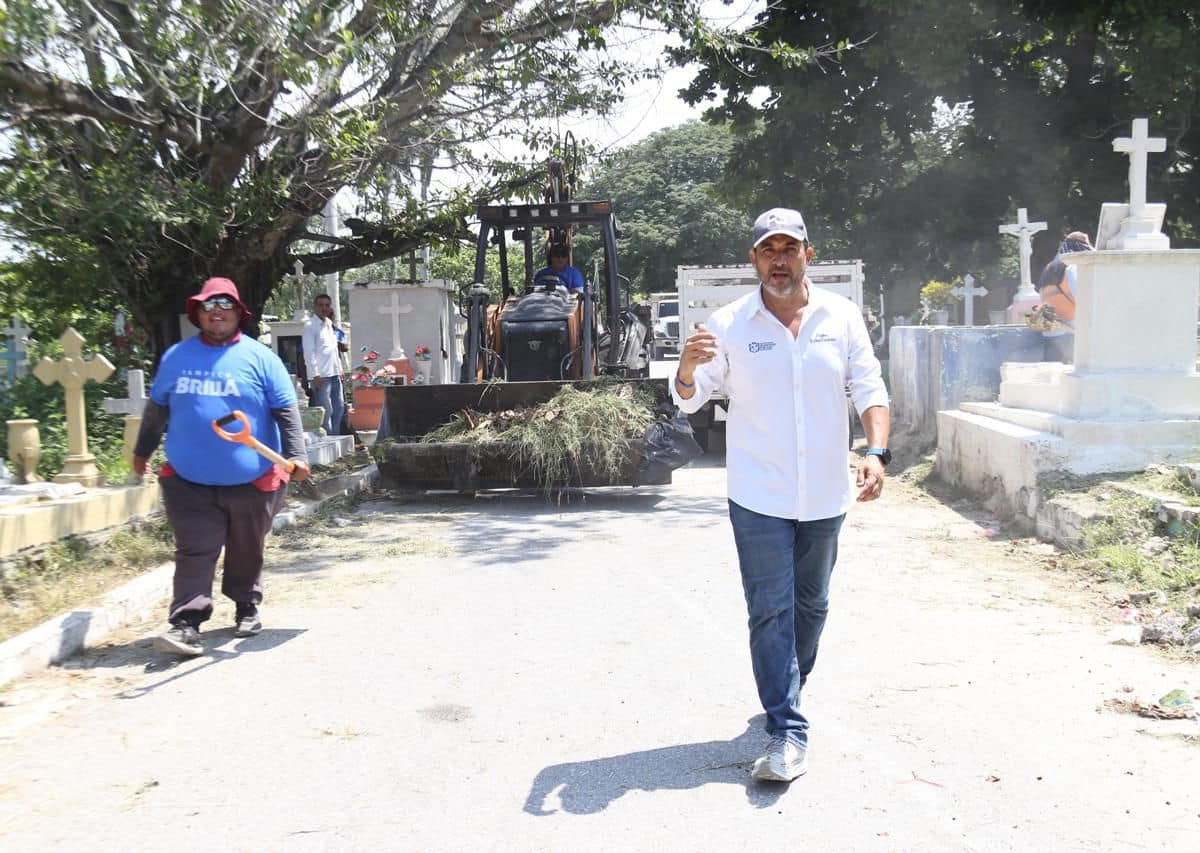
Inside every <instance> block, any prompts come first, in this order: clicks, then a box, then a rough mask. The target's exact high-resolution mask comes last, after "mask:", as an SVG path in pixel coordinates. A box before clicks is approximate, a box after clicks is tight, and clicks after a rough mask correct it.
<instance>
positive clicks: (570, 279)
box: [533, 243, 584, 293]
mask: <svg viewBox="0 0 1200 853" xmlns="http://www.w3.org/2000/svg"><path fill="white" fill-rule="evenodd" d="M549 261H550V265H549V266H547V267H543V268H542V269H540V270H538V271H537V273H536V274H535V275H534V277H533V284H534V286H535V287H545V286H546V284H547V282H551V281H555V280H557V282H558V283H559V284H561V285H562V286H563V287H565V288H566V289H567V290H568V291H570V292H571V293H582V292H583V288H584V281H583V273H581V272H580V271H579V270H577V269H575V267H573V266H571V249H570V247H569V246H566V245H564V244H563V243H555V244H554V245H553V246H551V247H550V258H549Z"/></svg>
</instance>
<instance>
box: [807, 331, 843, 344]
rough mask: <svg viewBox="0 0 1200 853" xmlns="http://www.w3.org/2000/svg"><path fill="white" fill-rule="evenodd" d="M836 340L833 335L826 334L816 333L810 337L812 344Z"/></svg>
mask: <svg viewBox="0 0 1200 853" xmlns="http://www.w3.org/2000/svg"><path fill="white" fill-rule="evenodd" d="M836 340H837V337H836V336H835V335H831V334H829V333H828V332H817V333H816V334H815V335H813V336H812V342H813V343H814V344H822V343H829V342H830V341H836Z"/></svg>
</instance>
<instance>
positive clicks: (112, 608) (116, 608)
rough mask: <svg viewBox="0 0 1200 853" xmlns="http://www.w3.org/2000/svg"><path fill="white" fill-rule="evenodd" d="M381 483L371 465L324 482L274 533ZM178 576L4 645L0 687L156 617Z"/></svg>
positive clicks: (124, 589) (126, 590) (152, 575)
mask: <svg viewBox="0 0 1200 853" xmlns="http://www.w3.org/2000/svg"><path fill="white" fill-rule="evenodd" d="M378 479H379V472H378V470H377V469H376V468H375V466H374V465H369V466H367V467H366V468H363V469H362V470H361V471H355V472H354V473H352V474H344V475H342V476H340V477H335V478H333V479H331V480H329V481H326V483H323V484H322V486H321V488H320V494H319V496H318V497H317V498H316V499H315V500H312V501H305V502H303V503H300V504H298V505H295V506H290V507H288V508H286V509H285V510H284V511H282V512H280V513H279V514H278V515H277V516H276V517H275V523H274V525H273V528H272V529H273V530H279V529H281V528H284V527H287V526H289V525H292V524H296V523H299V521H300V520H301V519H303V518H304V517H306V516H309V515H312V514H313V513H315V512H317V511H318V510H320V509H321V507H323V506H324V505H326V504H327V503H329V502H330V501H332V500H335V499H336V498H339V497H342V496H344V495H351V494H356V493H358V492H360V491H362V490H363V489H367V488H370V487H371V486H373V485H374V484H375V483H376V482H377V481H378ZM174 573H175V564H174V563H167V564H165V565H162V566H159V567H158V568H156V569H152V570H151V571H149V572H147V573H146V574H144V575H141V576H140V577H138V578H136V579H134V580H132V581H130V582H129V583H126V584H124V585H122V586H120V587H118V588H117V589H114V590H112V591H111V592H109V593H108V594H107V595H105V596H104V597H103V598H102V599H101V600H100V603H99V604H98V605H96V606H95V607H91V608H85V609H79V610H71V611H67V612H65V613H60V614H58V615H56V616H54V617H53V618H51V619H48V620H47V621H45V622H43V623H42V624H41V625H38V626H36V627H34V628H30V629H29V630H28V631H25V632H24V633H22V634H18V635H17V636H15V637H11V638H10V639H8V640H5V641H4V642H3V643H0V687H3V686H4V685H6V684H8V683H10V682H12V681H15V680H16V679H18V678H20V677H22V676H24V675H29V674H31V673H34V672H37V671H38V670H43V669H46V668H47V667H50V666H55V665H57V664H60V663H62V662H63V661H65V660H67V659H69V658H71V657H72V656H74V655H76V654H78V653H79V652H80V651H82V650H83V649H86V648H89V647H92V646H96V645H99V644H100V643H102V642H103V641H104V640H105V639H106V638H107V637H108V636H109V635H110V634H111V633H112V632H113V631H115V630H117V629H118V628H121V627H124V626H125V625H129V624H131V623H133V622H137V621H140V620H142V619H146V618H148V617H150V616H152V615H153V613H154V611H155V610H158V609H159V608H161V607H162V606H163V602H164V601H166V600H168V599H169V598H170V596H171V580H172V577H173V576H174Z"/></svg>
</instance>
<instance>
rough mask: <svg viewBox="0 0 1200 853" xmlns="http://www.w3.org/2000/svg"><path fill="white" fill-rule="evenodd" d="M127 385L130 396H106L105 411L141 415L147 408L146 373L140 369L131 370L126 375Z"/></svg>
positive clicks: (113, 413) (116, 413)
mask: <svg viewBox="0 0 1200 853" xmlns="http://www.w3.org/2000/svg"><path fill="white" fill-rule="evenodd" d="M125 387H126V388H127V389H128V394H129V396H128V397H124V398H121V399H113V398H111V397H109V398H105V400H104V411H105V413H107V414H110V415H137V416H138V417H141V415H142V412H143V411H144V410H145V408H146V374H145V373H143V372H142V371H140V370H130V371H129V372H128V373H127V374H126V376H125Z"/></svg>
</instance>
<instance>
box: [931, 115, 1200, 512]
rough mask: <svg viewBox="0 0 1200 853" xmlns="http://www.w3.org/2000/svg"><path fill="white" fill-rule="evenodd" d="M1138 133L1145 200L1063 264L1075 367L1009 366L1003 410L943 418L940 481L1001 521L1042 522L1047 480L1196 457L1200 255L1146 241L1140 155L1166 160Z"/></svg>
mask: <svg viewBox="0 0 1200 853" xmlns="http://www.w3.org/2000/svg"><path fill="white" fill-rule="evenodd" d="M1140 121H1143V120H1140V119H1139V120H1137V121H1135V123H1134V128H1135V130H1134V135H1133V142H1131V143H1130V145H1128V146H1126V148H1128V149H1129V151H1130V154H1131V160H1132V161H1133V162H1134V163H1135V164H1137V168H1136V170H1135V169H1131V184H1134V185H1135V188H1136V186H1139V185H1140V186H1141V187H1142V190H1141V192H1142V194H1143V198H1142V199H1140V200H1139V199H1137V198H1136V197H1135V198H1133V199H1131V203H1130V204H1129V205H1105V206H1104V211H1103V213H1102V222H1101V228H1100V232H1101V233H1100V235H1099V237H1098V240H1097V244H1098V245H1097V251H1095V252H1076V253H1072V254H1068V255H1065V256H1063V260H1064V261H1065V262H1066V263H1068V264H1072V265H1074V266H1075V267H1076V269H1077V283H1078V287H1077V290H1078V292H1077V293H1076V316H1075V363H1074V364H1073V365H1063V364H1059V363H1046V362H1041V363H1035V364H1014V363H1009V364H1004V365H1003V366H1002V367H1001V383H1000V396H999V402H995V403H985V402H977V403H963V404H962V405H961V406H960V407H959V409H958V410H957V411H941V412H938V415H937V419H938V422H937V426H938V448H937V462H936V470H937V471H938V473H939V475H940V476H941V477H942V478H943V479H945V480H947V481H949V482H951V483H953V484H956V485H960V486H963V487H966V488H968V489H969V490H971V491H974V492H976V493H980V494H985V495H989V496H990V497H991V498H992V499H993V500H994V502H995V503H996V505H997V507H998V508H1000V509H1001V510H1002V511H1003V510H1005V509H1007V510H1009V511H1011V512H1013V513H1016V514H1019V515H1022V516H1025V517H1027V518H1030V519H1033V518H1036V516H1037V512H1038V510H1039V507H1040V505H1041V503H1042V495H1041V488H1040V486H1039V483H1040V482H1041V481H1042V480H1043V479H1044V478H1045V477H1047V476H1050V475H1054V474H1069V475H1075V476H1088V475H1094V474H1101V473H1116V472H1130V471H1139V470H1142V469H1143V468H1145V467H1146V466H1147V465H1150V464H1152V463H1170V462H1187V461H1192V460H1195V459H1197V458H1198V457H1200V374H1197V371H1196V312H1197V304H1198V301H1200V250H1171V249H1169V248H1166V246H1169V242H1168V241H1167V238H1166V236H1165V235H1163V234H1161V233H1151V232H1150V231H1147V230H1146V229H1147V228H1151V227H1153V228H1157V225H1156V224H1155V223H1156V222H1161V217H1155V216H1153V215H1150V216H1149V218H1147V214H1146V211H1147V210H1150V209H1152V208H1153V206H1152V205H1146V204H1144V186H1145V156H1144V151H1145V150H1150V151H1153V150H1162V148H1156V147H1155V145H1154V143H1155V140H1153V139H1146V138H1145V133H1144V128H1143V132H1142V133H1141V134H1139V132H1138V127H1139V124H1138V122H1140ZM1139 139H1140V140H1141V142H1140V144H1134V142H1136V141H1137V140H1139ZM1118 141H1120V140H1118ZM1118 150H1125V149H1124V148H1121V149H1118ZM1138 152H1142V153H1140V154H1139V153H1138ZM1135 172H1136V174H1135ZM1135 195H1136V194H1135ZM1120 210H1124V217H1123V219H1122V220H1121V221H1120V222H1117V223H1115V226H1114V223H1113V222H1112V219H1113V216H1114V211H1120ZM1147 246H1149V247H1159V248H1145V247H1147Z"/></svg>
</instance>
